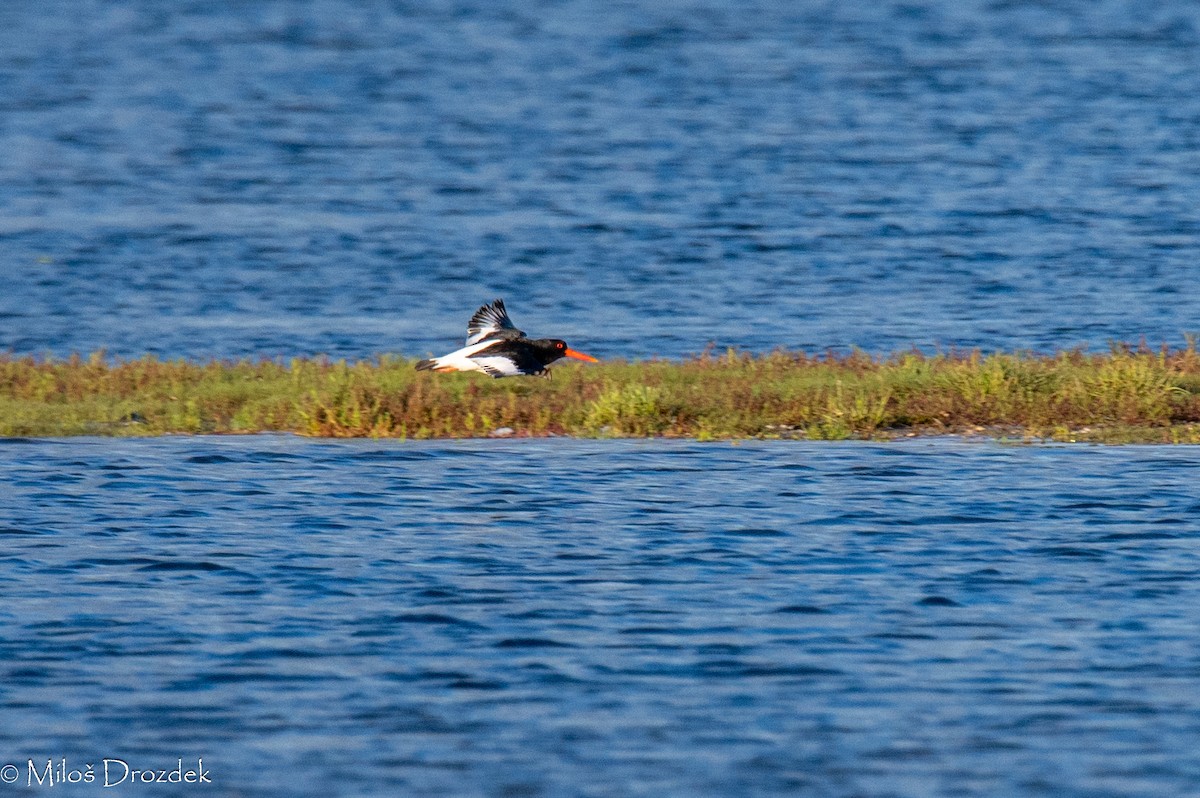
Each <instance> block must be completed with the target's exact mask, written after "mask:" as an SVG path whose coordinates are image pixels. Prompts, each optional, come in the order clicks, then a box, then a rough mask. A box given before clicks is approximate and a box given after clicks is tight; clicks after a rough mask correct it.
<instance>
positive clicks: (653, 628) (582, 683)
mask: <svg viewBox="0 0 1200 798" xmlns="http://www.w3.org/2000/svg"><path fill="white" fill-rule="evenodd" d="M0 470H2V472H3V473H4V475H5V483H6V484H5V491H6V495H5V497H4V501H3V503H2V505H0V506H2V510H0V540H2V541H3V543H4V550H3V553H2V555H0V587H2V590H3V594H4V597H5V600H4V602H3V606H0V698H2V700H3V704H4V707H5V708H4V720H5V722H4V724H3V725H2V726H0V758H3V759H4V761H3V762H0V764H5V763H7V762H17V763H19V764H20V765H21V767H22V768H24V767H26V766H25V761H26V759H27V758H30V757H33V758H40V759H42V760H44V759H47V758H50V757H54V758H55V760H56V761H57V760H58V759H59V758H66V759H67V761H68V765H69V766H80V767H81V766H82V765H83V764H84V763H92V762H99V761H100V760H101V759H102V758H104V757H111V758H122V759H124V760H126V761H128V762H130V763H131V765H133V766H142V767H155V766H158V767H165V766H167V765H170V766H174V765H175V762H176V760H177V759H179V758H183V759H184V760H185V762H186V761H188V760H189V759H190V760H192V761H194V760H195V759H197V758H203V760H204V763H205V767H207V768H208V769H209V770H210V772H211V778H212V779H213V782H214V785H215V786H214V790H215V792H213V793H212V794H228V795H234V794H237V795H248V796H276V795H278V796H284V795H288V796H292V795H313V796H318V795H320V796H325V795H334V794H343V795H348V794H358V795H368V794H370V795H406V796H442V795H486V796H513V795H529V796H542V795H544V796H576V795H591V796H641V795H644V796H662V795H681V796H682V795H712V796H729V795H772V796H774V795H778V796H785V795H814V796H816V795H820V796H838V795H845V796H849V795H872V796H891V795H895V796H929V795H946V796H950V795H984V794H986V795H1018V794H1019V795H1044V796H1109V795H1111V796H1163V795H1188V794H1192V793H1194V792H1195V789H1196V786H1197V785H1198V784H1200V753H1198V751H1200V749H1197V746H1196V740H1197V739H1200V699H1198V698H1197V697H1198V696H1200V613H1198V612H1197V610H1198V609H1200V587H1198V585H1200V555H1198V554H1197V543H1198V542H1200V523H1198V522H1197V521H1196V518H1197V517H1198V514H1200V487H1198V486H1200V460H1198V459H1197V458H1196V456H1195V453H1194V452H1193V451H1192V450H1191V449H1190V448H1154V447H1145V448H1139V447H1123V448H1090V447H1088V448H1085V447H1020V446H1002V445H998V444H969V443H962V442H956V441H935V442H926V441H919V442H907V443H898V444H878V445H877V444H861V443H859V444H837V443H801V442H775V443H765V442H764V443H749V444H745V445H740V446H732V445H729V444H696V443H684V442H676V443H665V442H653V443H645V442H630V441H593V442H585V441H568V440H549V441H471V442H442V443H411V442H409V443H404V442H357V443H355V442H351V443H333V442H317V441H310V440H302V439H295V438H289V437H246V438H162V439H154V440H129V441H112V440H96V439H80V440H67V441H19V440H17V441H6V442H2V443H0ZM21 778H22V779H25V773H24V771H23V770H22V773H21ZM22 783H24V782H22ZM35 789H36V788H35ZM86 792H87V791H86V790H83V789H80V790H79V794H84V793H86ZM178 792H179V794H189V795H191V794H196V788H195V787H192V788H187V789H181V790H179V791H178ZM206 794H208V793H206Z"/></svg>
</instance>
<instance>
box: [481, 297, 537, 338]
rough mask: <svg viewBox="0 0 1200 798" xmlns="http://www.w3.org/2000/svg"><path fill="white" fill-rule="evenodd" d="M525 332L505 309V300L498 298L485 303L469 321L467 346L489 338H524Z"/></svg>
mask: <svg viewBox="0 0 1200 798" xmlns="http://www.w3.org/2000/svg"><path fill="white" fill-rule="evenodd" d="M524 337H525V333H523V332H521V331H520V330H518V329H517V327H516V325H515V324H513V323H512V319H510V318H509V317H508V311H506V310H505V309H504V300H503V299H497V300H496V301H495V302H493V303H492V304H490V305H484V306H483V307H481V308H480V309H479V310H477V311H475V315H474V316H472V317H471V320H470V321H469V322H467V346H470V345H471V344H477V343H479V342H480V341H484V340H487V339H489V338H496V339H515V338H524Z"/></svg>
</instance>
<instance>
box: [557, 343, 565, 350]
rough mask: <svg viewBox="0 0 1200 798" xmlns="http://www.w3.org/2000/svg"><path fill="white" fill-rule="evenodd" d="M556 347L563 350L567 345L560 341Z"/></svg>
mask: <svg viewBox="0 0 1200 798" xmlns="http://www.w3.org/2000/svg"><path fill="white" fill-rule="evenodd" d="M556 346H557V347H558V348H559V349H565V348H566V346H567V345H566V344H564V343H563V342H562V341H559V342H558V343H557V344H556Z"/></svg>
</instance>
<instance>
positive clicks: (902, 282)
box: [0, 0, 1200, 358]
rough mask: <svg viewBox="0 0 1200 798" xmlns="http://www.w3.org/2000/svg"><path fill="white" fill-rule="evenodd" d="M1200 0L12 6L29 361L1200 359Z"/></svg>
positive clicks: (5, 301)
mask: <svg viewBox="0 0 1200 798" xmlns="http://www.w3.org/2000/svg"><path fill="white" fill-rule="evenodd" d="M1198 44H1200V10H1198V9H1197V7H1196V6H1195V5H1194V4H1187V3H1169V2H1158V1H1150V2H1144V1H1143V2H1132V1H1131V0H1114V1H1110V2H1101V3H1091V4H1080V3H1077V2H1068V0H1049V2H1036V3H1032V2H992V0H966V1H965V2H958V1H955V2H950V1H949V0H938V1H935V2H925V3H916V4H914V3H911V2H906V1H904V0H883V1H882V2H871V3H828V2H811V1H803V2H788V3H778V2H767V1H765V0H743V2H737V3H733V2H728V1H727V0H666V1H665V2H658V3H654V4H652V5H647V4H644V3H630V2H596V0H566V2H556V3H527V2H513V1H512V0H498V1H489V2H480V1H479V0H465V1H464V2H442V1H440V0H439V1H438V2H425V3H408V2H395V3H383V2H378V3H362V2H352V0H313V1H312V2H306V3H302V4H277V3H241V4H235V5H230V4H227V3H213V2H207V0H206V1H205V2H200V1H199V0H180V2H174V3H171V4H169V6H166V5H164V4H162V3H160V2H155V1H153V0H123V1H122V2H116V1H115V0H41V1H40V2H37V3H29V2H10V3H5V4H3V5H2V7H0V152H3V153H4V154H5V157H4V158H0V252H2V253H3V257H4V264H5V267H4V268H5V272H4V277H5V283H4V286H5V290H4V291H3V292H0V350H5V349H13V350H15V351H17V352H21V353H25V352H38V353H40V352H46V351H53V352H58V353H69V352H71V351H83V352H90V351H92V350H95V349H97V348H100V347H107V348H108V350H109V351H110V352H111V353H113V354H118V355H140V354H142V353H144V352H147V351H149V352H155V353H160V354H165V355H170V356H177V355H187V356H192V357H199V358H207V357H213V356H217V357H226V356H241V355H266V356H276V355H293V354H301V355H303V354H313V353H319V352H326V353H331V354H334V355H344V356H350V357H368V356H371V355H373V354H375V353H378V352H388V351H399V352H404V353H408V354H421V353H424V352H427V351H430V350H441V349H443V348H444V347H445V345H446V344H447V342H448V341H453V340H457V339H458V338H460V337H461V335H462V330H463V326H464V321H465V318H466V315H467V314H468V313H469V312H470V310H471V309H472V308H473V307H474V306H475V305H476V304H477V303H479V302H481V301H484V300H487V299H490V298H491V297H493V296H495V295H507V296H508V297H509V298H510V299H512V298H513V297H514V296H519V297H520V298H519V299H518V300H516V301H514V303H513V304H514V310H515V312H517V313H518V315H517V320H518V321H519V322H520V323H521V324H522V325H523V326H524V327H525V328H526V329H529V330H531V331H533V332H538V331H542V332H554V333H558V334H561V335H563V336H564V337H566V338H568V339H569V340H572V341H578V342H579V345H580V346H582V347H584V348H585V349H586V350H587V351H594V352H595V353H596V354H598V355H602V356H605V357H618V356H625V357H641V356H646V355H655V354H658V355H663V356H672V357H673V356H677V355H680V354H684V353H693V352H697V351H699V350H701V349H702V348H703V347H704V345H705V343H706V342H708V341H710V340H711V341H715V342H716V343H717V344H719V345H737V346H742V347H748V348H751V349H755V350H769V349H772V348H774V347H776V346H788V347H802V348H808V349H816V350H823V349H824V348H826V347H849V346H852V345H857V346H860V347H864V348H866V349H868V350H871V351H892V350H898V349H904V348H907V347H909V346H913V345H916V346H922V347H929V346H932V345H943V346H953V345H958V346H981V347H984V348H987V349H994V348H1005V349H1013V348H1033V349H1039V350H1049V349H1055V348H1060V347H1071V346H1076V345H1083V346H1089V347H1097V346H1098V347H1103V346H1105V345H1106V344H1107V343H1108V341H1109V340H1110V339H1122V340H1136V339H1137V338H1138V337H1139V336H1142V335H1144V336H1147V337H1148V338H1149V339H1150V341H1151V342H1153V343H1157V342H1160V341H1170V342H1172V343H1174V344H1178V343H1182V338H1181V333H1182V332H1186V331H1189V330H1194V329H1195V328H1196V314H1195V308H1196V307H1197V306H1198V305H1200V287H1198V284H1197V281H1196V280H1195V279H1194V276H1195V272H1194V268H1195V263H1196V262H1197V243H1196V242H1197V234H1198V233H1200V205H1198V203H1197V202H1196V197H1197V196H1200V166H1198V164H1200V157H1197V156H1198V154H1200V139H1198V136H1197V130H1198V128H1197V124H1196V120H1197V119H1200V46H1197V45H1198Z"/></svg>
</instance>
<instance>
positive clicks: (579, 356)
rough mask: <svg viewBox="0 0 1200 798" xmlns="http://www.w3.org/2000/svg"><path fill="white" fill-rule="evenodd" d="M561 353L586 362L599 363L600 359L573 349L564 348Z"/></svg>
mask: <svg viewBox="0 0 1200 798" xmlns="http://www.w3.org/2000/svg"><path fill="white" fill-rule="evenodd" d="M563 355H565V356H566V357H573V358H575V359H576V360H586V361H587V362H588V363H599V362H600V361H599V360H597V359H596V358H594V357H592V356H591V355H585V354H584V353H583V352H576V351H575V350H574V349H564V350H563Z"/></svg>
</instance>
